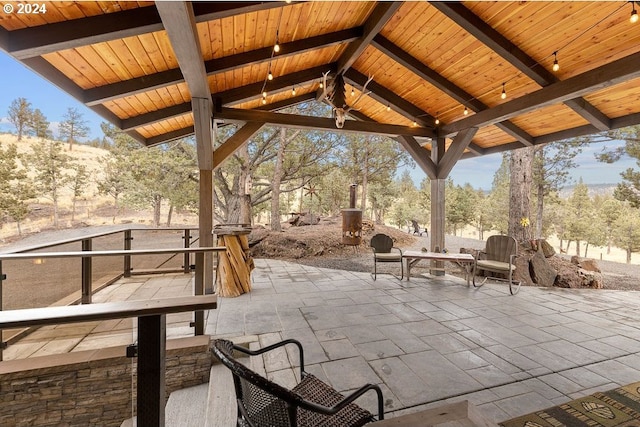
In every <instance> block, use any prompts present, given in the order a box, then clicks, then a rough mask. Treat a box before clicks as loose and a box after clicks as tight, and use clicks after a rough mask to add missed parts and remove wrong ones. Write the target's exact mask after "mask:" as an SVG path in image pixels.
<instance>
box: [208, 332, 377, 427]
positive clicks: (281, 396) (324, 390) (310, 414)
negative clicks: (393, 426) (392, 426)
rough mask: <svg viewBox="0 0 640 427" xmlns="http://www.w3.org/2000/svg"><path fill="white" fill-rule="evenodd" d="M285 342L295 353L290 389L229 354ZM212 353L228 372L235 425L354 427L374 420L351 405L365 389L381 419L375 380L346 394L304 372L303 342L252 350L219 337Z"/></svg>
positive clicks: (250, 352) (288, 341) (288, 342)
mask: <svg viewBox="0 0 640 427" xmlns="http://www.w3.org/2000/svg"><path fill="white" fill-rule="evenodd" d="M286 344H294V345H296V346H297V347H298V351H299V354H300V378H301V381H300V383H299V384H298V385H296V386H295V387H294V388H293V389H291V390H289V389H287V388H285V387H283V386H280V385H278V384H276V383H273V382H271V381H269V380H267V379H266V378H264V377H262V376H261V375H259V374H257V373H255V372H253V371H252V370H251V369H249V368H247V367H246V366H245V365H243V364H242V363H240V362H238V361H237V360H236V358H235V357H234V350H235V351H239V352H241V353H245V354H248V355H252V356H257V355H260V354H263V353H266V352H268V351H271V350H273V349H275V348H278V347H282V346H284V345H286ZM212 351H213V354H214V355H215V357H216V358H217V359H218V360H220V362H222V363H223V364H224V365H225V366H226V367H227V368H229V369H230V370H231V372H232V373H233V382H234V385H235V391H236V401H237V402H238V424H237V425H238V426H240V427H246V426H249V427H280V426H287V427H296V426H300V427H320V426H324V427H350V426H353V427H358V426H363V425H365V424H367V423H369V422H373V421H376V418H375V417H374V416H373V414H371V413H370V412H369V411H367V410H365V409H362V408H360V407H359V406H357V405H356V404H355V403H352V402H353V401H354V400H356V399H357V398H358V397H360V396H362V395H363V394H364V393H366V392H367V391H369V390H374V391H375V392H376V394H377V397H378V419H379V420H381V419H383V418H384V412H383V411H384V407H383V400H382V391H381V390H380V387H378V386H377V385H374V384H367V385H365V386H363V387H361V388H360V389H358V390H356V391H355V392H353V393H351V394H349V395H348V396H347V397H345V396H343V395H342V394H340V393H338V392H337V391H336V390H334V389H333V388H331V387H330V386H328V385H327V384H325V383H324V382H322V381H320V380H319V379H317V378H316V377H314V376H313V375H311V374H309V373H307V372H305V370H304V353H303V350H302V344H300V342H298V341H296V340H292V339H289V340H284V341H281V342H279V343H276V344H273V345H270V346H268V347H264V348H262V349H260V350H256V351H251V350H248V349H246V348H245V347H242V346H238V345H235V344H233V343H232V342H231V341H228V340H223V339H218V340H215V341H214V343H213V348H212Z"/></svg>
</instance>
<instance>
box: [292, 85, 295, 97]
mask: <svg viewBox="0 0 640 427" xmlns="http://www.w3.org/2000/svg"><path fill="white" fill-rule="evenodd" d="M295 94H296V87H295V86H293V88H292V89H291V95H294V96H295Z"/></svg>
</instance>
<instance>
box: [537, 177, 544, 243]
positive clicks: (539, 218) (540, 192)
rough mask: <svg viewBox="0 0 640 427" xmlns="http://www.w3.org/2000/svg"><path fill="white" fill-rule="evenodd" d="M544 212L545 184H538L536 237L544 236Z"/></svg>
mask: <svg viewBox="0 0 640 427" xmlns="http://www.w3.org/2000/svg"><path fill="white" fill-rule="evenodd" d="M543 213H544V185H542V184H538V200H537V209H536V235H535V238H536V239H541V238H542V214H543Z"/></svg>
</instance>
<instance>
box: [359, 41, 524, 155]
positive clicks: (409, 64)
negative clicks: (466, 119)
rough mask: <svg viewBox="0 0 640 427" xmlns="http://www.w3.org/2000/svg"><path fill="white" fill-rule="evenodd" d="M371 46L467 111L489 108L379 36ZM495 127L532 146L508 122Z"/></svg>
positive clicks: (518, 130) (522, 132)
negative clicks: (467, 109) (464, 107)
mask: <svg viewBox="0 0 640 427" xmlns="http://www.w3.org/2000/svg"><path fill="white" fill-rule="evenodd" d="M372 46H374V47H375V48H376V49H378V50H379V51H381V52H382V53H384V54H385V55H387V56H388V57H389V58H391V59H393V60H394V61H396V62H397V63H398V64H400V65H402V66H403V67H405V68H406V69H408V70H409V71H411V72H412V73H414V74H415V75H417V76H418V77H420V78H421V79H423V80H426V81H427V82H429V83H430V84H431V85H433V86H434V87H436V88H438V89H439V90H441V91H442V92H444V93H446V94H447V95H448V96H450V97H451V98H453V99H455V100H456V101H458V102H459V103H461V104H463V105H465V106H466V107H468V108H469V109H471V110H473V111H482V110H486V109H487V108H489V106H488V105H486V104H485V103H483V102H482V101H480V100H478V99H475V98H474V97H473V96H472V95H471V94H469V93H467V92H466V91H465V90H464V89H462V88H460V87H459V86H457V85H455V84H453V83H452V82H451V81H449V80H447V79H446V78H444V77H443V76H441V75H440V74H438V73H437V72H435V71H434V70H433V69H431V68H430V67H428V66H426V65H425V64H423V63H422V62H421V61H420V60H418V59H417V58H415V57H413V56H411V55H410V54H409V53H407V52H406V51H404V50H402V49H401V48H400V47H399V46H396V45H395V44H393V43H392V42H391V41H390V40H388V39H386V38H385V37H383V36H381V35H380V34H378V35H377V36H376V37H375V38H374V39H373V42H372ZM444 124H446V123H443V125H444ZM496 126H497V127H498V128H500V129H501V130H503V131H504V132H505V133H507V134H509V135H511V136H513V137H514V138H515V139H516V140H517V141H519V142H521V143H522V145H524V146H530V145H532V144H533V137H532V136H531V135H529V134H528V133H527V132H525V131H524V130H522V129H520V128H519V127H518V126H516V125H514V124H513V123H511V122H509V121H506V122H502V123H497V124H496Z"/></svg>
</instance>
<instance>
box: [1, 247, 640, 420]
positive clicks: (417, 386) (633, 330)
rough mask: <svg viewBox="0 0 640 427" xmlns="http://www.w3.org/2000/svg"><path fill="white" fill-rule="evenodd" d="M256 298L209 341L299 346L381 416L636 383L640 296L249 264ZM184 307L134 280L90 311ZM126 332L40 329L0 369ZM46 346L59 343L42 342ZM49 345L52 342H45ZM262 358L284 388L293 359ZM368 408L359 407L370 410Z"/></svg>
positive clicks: (170, 281)
mask: <svg viewBox="0 0 640 427" xmlns="http://www.w3.org/2000/svg"><path fill="white" fill-rule="evenodd" d="M252 281H253V284H252V287H253V289H252V291H251V292H250V293H248V294H245V295H242V296H240V297H238V298H221V299H220V300H219V304H218V309H217V310H212V311H210V312H209V313H208V315H207V318H206V322H207V325H206V333H207V334H209V335H211V336H213V337H227V338H241V337H242V338H244V339H245V340H246V339H247V337H248V338H249V340H250V341H251V340H253V341H256V344H255V345H258V344H257V343H258V342H259V345H260V346H263V345H266V344H270V343H273V342H276V341H279V340H281V339H285V338H295V339H298V340H300V341H301V342H302V343H303V346H304V350H305V364H306V370H307V371H309V372H312V373H313V374H315V375H316V376H318V377H319V378H322V379H324V380H325V381H327V382H329V383H330V384H331V385H332V386H333V387H334V388H336V389H338V390H340V391H343V392H345V391H346V392H348V391H351V390H355V389H356V388H358V387H360V386H361V385H363V384H365V383H376V384H379V385H380V386H381V388H382V391H383V394H384V396H385V411H386V412H387V413H388V416H394V415H400V414H402V413H406V412H414V411H416V410H419V409H424V408H428V407H431V406H436V405H441V404H443V403H449V402H453V401H458V400H465V399H467V400H470V401H471V402H472V403H474V404H475V405H476V406H477V407H478V408H479V410H480V411H481V412H482V413H483V415H484V416H485V417H486V418H487V419H489V420H492V421H495V422H499V421H503V420H506V419H509V418H513V417H515V416H519V415H523V414H526V413H529V412H532V411H535V410H539V409H543V408H546V407H549V406H554V405H558V404H560V403H563V402H565V401H568V400H572V399H575V398H578V397H581V396H585V395H588V394H591V393H593V392H595V391H599V390H607V389H611V388H614V387H616V386H618V385H623V384H628V383H631V382H634V381H640V354H639V352H640V321H639V320H640V293H638V292H631V291H607V290H569V289H549V288H533V287H522V288H521V290H520V293H519V294H517V295H516V296H511V295H509V290H508V287H507V285H504V284H492V283H489V284H486V285H485V286H483V287H482V288H479V289H475V288H473V287H472V286H471V287H468V286H467V285H466V282H465V281H464V280H463V279H460V278H458V277H455V276H451V275H447V276H438V277H432V276H428V277H413V278H411V281H410V282H407V281H406V280H404V281H400V280H398V279H396V278H394V277H393V276H391V275H379V276H378V280H377V281H374V280H373V279H372V278H371V276H370V275H369V274H368V273H358V272H350V271H342V270H330V269H321V268H315V267H308V266H304V265H299V264H294V263H289V262H284V261H278V260H264V259H257V260H256V269H255V270H254V272H253V274H252ZM191 293H192V280H191V276H184V275H165V276H139V277H133V278H131V279H127V280H126V281H124V280H123V281H120V282H118V284H117V285H113V286H110V287H109V288H107V289H105V290H104V291H101V292H100V293H99V294H97V295H96V296H95V298H94V301H95V302H100V301H109V300H122V299H144V298H162V297H175V296H179V295H185V294H191ZM190 321H191V313H186V314H182V315H170V316H168V317H167V323H168V324H167V331H168V332H167V335H168V337H169V338H173V337H178V336H188V335H191V334H192V333H193V329H192V328H190V327H189V322H190ZM133 324H134V321H132V320H122V321H114V322H102V323H100V324H97V323H96V324H88V323H85V324H77V325H66V326H59V327H56V328H53V327H47V328H41V329H40V330H38V331H37V332H35V333H33V334H31V335H29V336H28V337H27V338H25V339H23V340H21V341H20V342H19V343H16V344H14V345H11V346H9V348H8V349H7V350H6V351H5V360H8V359H12V358H24V357H35V356H39V355H44V354H50V353H60V352H64V351H79V350H86V349H90V348H96V347H98V346H111V345H126V344H130V343H131V342H133V341H135V331H132V325H133ZM52 335H56V336H58V338H59V339H58V340H56V341H51V340H50V337H51V336H52ZM47 337H49V338H47ZM287 353H288V352H285V351H280V352H278V353H276V354H274V355H272V356H271V357H266V358H264V362H265V368H266V371H267V373H268V375H269V376H270V377H271V378H273V379H274V380H276V381H278V382H280V383H282V384H285V385H290V384H292V383H293V382H294V381H295V375H297V373H296V371H295V370H294V369H292V368H291V367H292V366H293V365H295V364H296V363H297V362H295V361H296V360H297V356H296V355H295V354H294V353H295V351H293V350H291V353H290V354H287ZM373 400H374V399H373V395H372V396H367V397H366V398H365V402H364V404H363V405H364V406H366V407H368V408H369V409H370V410H373V409H374V408H375V404H374V401H373Z"/></svg>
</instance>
